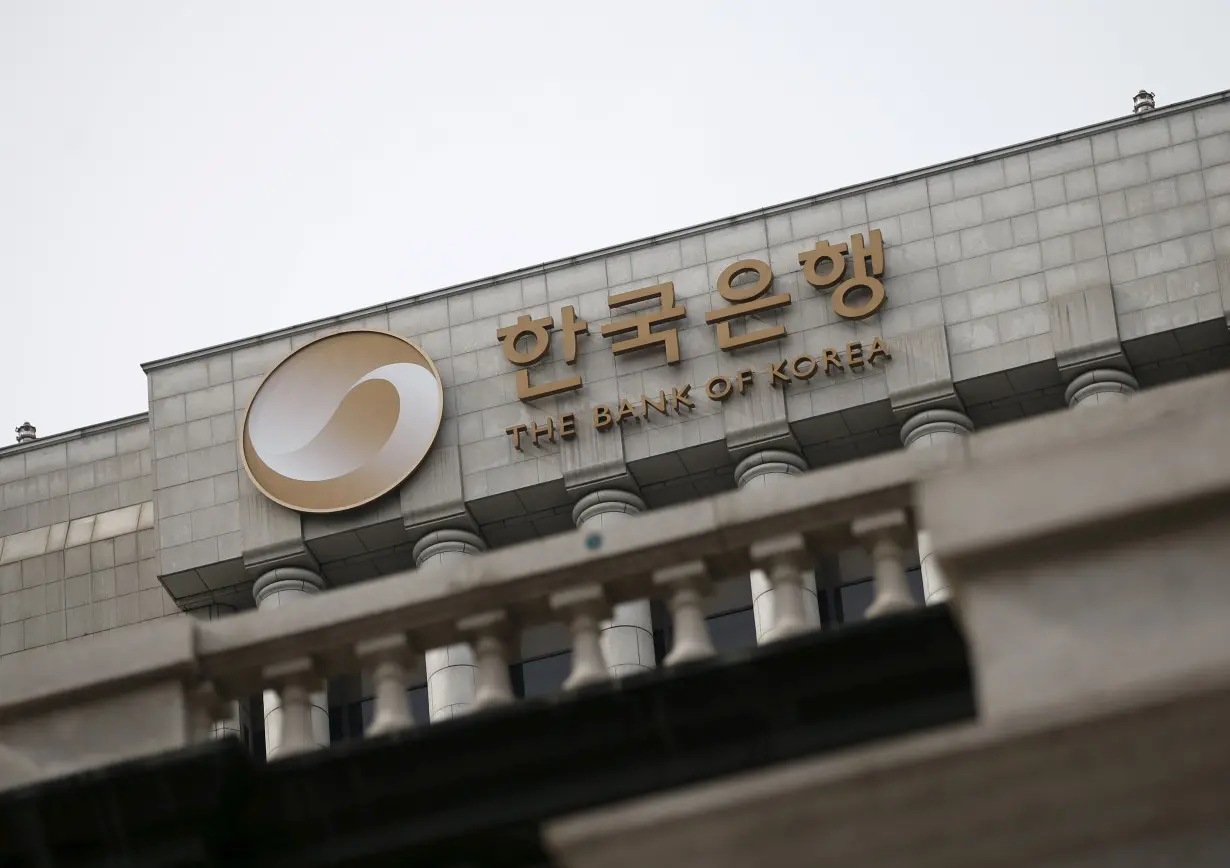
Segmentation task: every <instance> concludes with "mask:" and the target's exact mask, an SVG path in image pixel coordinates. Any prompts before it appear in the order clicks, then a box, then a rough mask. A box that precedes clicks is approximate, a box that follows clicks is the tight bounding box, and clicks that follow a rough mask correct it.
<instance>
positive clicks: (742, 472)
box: [735, 449, 809, 488]
mask: <svg viewBox="0 0 1230 868" xmlns="http://www.w3.org/2000/svg"><path fill="white" fill-rule="evenodd" d="M808 469H809V468H808V466H807V462H806V461H805V460H804V459H803V457H802V456H800V455H798V454H797V453H794V452H787V451H786V450H785V449H762V450H760V451H759V452H753V453H752V454H751V455H749V456H747V457H746V458H744V459H743V460H742V461H740V462H739V463H738V464H737V465H735V484H736V485H737V486H739V488H743V487H744V486H745V485H747V483H748V482H750V481H751V480H753V479H755V478H756V477H758V476H766V475H769V474H785V475H786V476H798V475H799V474H802V473H806V472H807V470H808Z"/></svg>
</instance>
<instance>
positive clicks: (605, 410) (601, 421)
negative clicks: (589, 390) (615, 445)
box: [594, 404, 615, 431]
mask: <svg viewBox="0 0 1230 868" xmlns="http://www.w3.org/2000/svg"><path fill="white" fill-rule="evenodd" d="M614 424H615V417H614V416H612V415H611V408H610V407H608V406H607V405H606V404H595V405H594V427H595V428H597V429H598V430H599V431H605V430H606V429H607V428H610V427H611V426H612V425H614Z"/></svg>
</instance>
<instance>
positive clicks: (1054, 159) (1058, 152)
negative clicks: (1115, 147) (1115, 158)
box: [1029, 139, 1093, 181]
mask: <svg viewBox="0 0 1230 868" xmlns="http://www.w3.org/2000/svg"><path fill="white" fill-rule="evenodd" d="M1092 165H1093V150H1092V148H1091V146H1090V143H1089V140H1088V139H1077V140H1075V141H1071V142H1063V143H1061V144H1058V145H1052V146H1051V147H1049V148H1039V149H1038V150H1036V151H1030V152H1029V174H1030V177H1031V178H1032V179H1033V180H1034V181H1040V180H1042V179H1043V178H1049V177H1050V176H1052V175H1062V174H1064V173H1065V172H1071V171H1073V170H1074V169H1080V168H1083V167H1085V166H1092Z"/></svg>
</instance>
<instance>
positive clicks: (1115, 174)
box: [1094, 156, 1149, 193]
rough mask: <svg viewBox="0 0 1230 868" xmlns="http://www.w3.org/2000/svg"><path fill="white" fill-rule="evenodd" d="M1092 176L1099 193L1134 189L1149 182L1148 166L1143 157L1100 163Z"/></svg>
mask: <svg viewBox="0 0 1230 868" xmlns="http://www.w3.org/2000/svg"><path fill="white" fill-rule="evenodd" d="M1094 174H1095V175H1096V177H1097V180H1098V192H1099V193H1112V192H1114V191H1115V190H1123V189H1125V188H1127V187H1136V186H1139V185H1140V184H1143V183H1145V182H1146V181H1148V180H1149V164H1148V161H1147V160H1146V159H1145V158H1144V157H1143V156H1136V157H1128V158H1127V159H1123V160H1115V161H1114V162H1113V163H1102V164H1101V165H1099V166H1098V167H1097V168H1096V169H1095V170H1094Z"/></svg>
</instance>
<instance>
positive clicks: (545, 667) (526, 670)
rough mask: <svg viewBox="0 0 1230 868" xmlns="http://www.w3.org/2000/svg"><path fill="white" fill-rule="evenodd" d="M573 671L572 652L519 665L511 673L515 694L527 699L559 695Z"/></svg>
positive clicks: (563, 652)
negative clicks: (553, 694)
mask: <svg viewBox="0 0 1230 868" xmlns="http://www.w3.org/2000/svg"><path fill="white" fill-rule="evenodd" d="M571 671H572V652H571V651H561V652H559V653H558V654H551V655H549V656H547V657H538V658H535V659H534V660H526V661H524V662H522V663H518V664H516V665H515V666H513V667H512V671H511V673H510V674H511V675H512V685H513V693H514V694H516V695H517V696H519V697H522V698H525V699H529V698H531V697H534V696H549V695H551V694H552V693H559V692H560V690H561V689H562V688H563V686H564V680H565V679H566V678H567V677H568V673H569V672H571Z"/></svg>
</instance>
